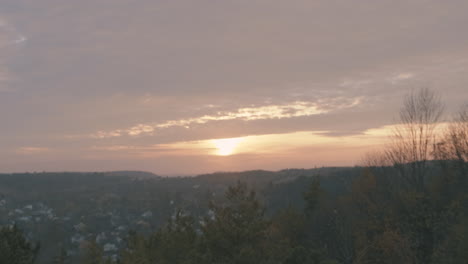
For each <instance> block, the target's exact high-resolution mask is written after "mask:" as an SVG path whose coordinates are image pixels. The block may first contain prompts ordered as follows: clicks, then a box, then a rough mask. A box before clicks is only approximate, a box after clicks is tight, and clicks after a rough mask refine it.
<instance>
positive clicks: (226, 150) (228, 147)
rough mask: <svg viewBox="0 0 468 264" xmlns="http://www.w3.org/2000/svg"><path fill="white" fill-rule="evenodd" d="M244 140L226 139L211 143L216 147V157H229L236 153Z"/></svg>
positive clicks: (215, 140)
mask: <svg viewBox="0 0 468 264" xmlns="http://www.w3.org/2000/svg"><path fill="white" fill-rule="evenodd" d="M243 140H244V139H243V138H225V139H213V140H211V142H212V143H213V144H214V145H215V147H216V149H217V150H216V155H218V156H229V155H232V154H233V153H234V151H235V150H236V148H237V147H238V145H239V143H241V142H242V141H243Z"/></svg>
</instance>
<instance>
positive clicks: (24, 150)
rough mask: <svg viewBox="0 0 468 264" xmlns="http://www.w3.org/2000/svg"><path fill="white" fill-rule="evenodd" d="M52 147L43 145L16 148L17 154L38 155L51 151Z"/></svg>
mask: <svg viewBox="0 0 468 264" xmlns="http://www.w3.org/2000/svg"><path fill="white" fill-rule="evenodd" d="M50 151H51V149H49V148H43V147H20V148H18V149H16V153H17V154H21V155H37V154H43V153H47V152H50Z"/></svg>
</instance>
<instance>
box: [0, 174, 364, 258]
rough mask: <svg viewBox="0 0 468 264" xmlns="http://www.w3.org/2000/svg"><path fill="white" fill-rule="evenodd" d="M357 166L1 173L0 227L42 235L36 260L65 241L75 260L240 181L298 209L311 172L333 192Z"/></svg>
mask: <svg viewBox="0 0 468 264" xmlns="http://www.w3.org/2000/svg"><path fill="white" fill-rule="evenodd" d="M359 173H360V169H359V168H317V169H307V170H306V169H288V170H282V171H278V172H271V171H246V172H219V173H213V174H204V175H199V176H194V177H160V176H157V175H154V174H151V173H146V172H134V171H119V172H95V173H83V172H80V173H72V172H67V173H47V172H42V173H15V174H0V226H7V225H12V224H15V223H16V224H17V225H18V226H19V227H20V228H21V229H23V230H24V231H25V233H26V235H27V237H28V238H29V239H31V240H34V241H40V242H41V250H40V256H39V260H40V263H46V262H47V261H49V260H50V258H51V256H53V255H54V254H57V252H59V251H60V248H62V247H63V248H65V249H66V250H67V254H68V255H70V256H71V258H72V259H73V257H74V256H78V255H79V254H80V246H82V243H83V242H84V241H88V240H90V239H91V238H95V237H99V239H98V240H99V241H100V243H101V244H102V246H105V245H107V246H108V247H107V250H106V253H107V254H108V255H115V254H116V253H117V249H119V248H121V247H122V246H123V245H124V243H125V242H124V240H125V238H126V237H127V235H128V232H129V231H131V230H137V231H141V232H149V231H151V230H156V229H157V228H159V227H161V226H163V224H164V223H166V222H167V220H168V219H170V218H171V216H173V215H174V214H175V212H176V211H177V210H184V211H185V212H189V213H190V214H191V215H193V216H194V217H196V218H200V219H202V218H203V217H204V216H205V215H206V213H207V211H208V205H209V202H210V201H211V200H213V199H221V198H222V197H223V195H224V192H225V191H226V190H227V188H228V187H229V186H233V185H235V184H236V183H237V182H239V181H241V182H245V183H247V184H248V185H249V186H250V187H251V188H255V190H256V191H257V193H258V194H259V198H260V199H261V200H262V201H263V203H264V204H265V205H266V206H267V213H268V214H273V212H274V211H277V210H279V209H280V208H285V207H287V206H289V205H293V206H297V207H298V208H301V207H302V206H303V205H304V202H303V193H304V192H305V191H306V189H307V186H308V185H309V183H310V182H311V180H312V178H313V176H317V175H321V176H323V177H322V178H323V183H322V184H323V186H324V187H325V188H326V189H327V190H329V191H330V192H332V193H334V192H337V191H342V190H344V188H345V186H346V184H347V181H350V180H351V179H352V178H353V177H355V176H356V175H358V174H359ZM285 194H286V195H285Z"/></svg>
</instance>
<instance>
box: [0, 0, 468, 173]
mask: <svg viewBox="0 0 468 264" xmlns="http://www.w3.org/2000/svg"><path fill="white" fill-rule="evenodd" d="M467 10H468V1H466V0H450V1H440V0H392V1H390V0H389V1H375V0H356V1H348V0H313V1H311V0H291V1H284V0H235V1H231V0H222V1H219V0H217V1H215V0H197V1H194V0H138V1H130V0H80V1H71V0H69V1H64V0H40V1H38V0H0V128H1V129H0V171H1V172H18V171H65V170H66V171H95V170H98V171H107V170H123V169H127V170H147V171H152V172H155V173H159V174H163V175H176V174H195V173H202V172H212V171H231V170H248V169H269V170H276V169H281V168H292V167H299V168H309V167H314V166H331V165H333V166H334V165H354V164H356V163H357V162H359V160H360V158H361V157H362V155H363V153H365V152H366V151H368V150H369V149H372V148H376V147H378V146H380V145H381V144H383V142H384V141H383V139H384V138H385V131H386V128H388V127H389V126H391V125H392V124H394V123H395V115H396V114H397V113H398V109H399V107H400V104H401V101H402V98H403V97H404V95H405V94H407V93H408V92H409V91H410V90H411V89H417V88H420V87H429V88H431V89H434V90H438V91H439V92H440V93H441V94H442V97H443V99H444V101H445V102H446V104H447V110H448V111H453V110H455V109H456V108H457V107H458V106H460V105H461V104H462V103H463V102H466V101H467V99H468V33H467V27H466V26H467V25H468V16H467V15H466V11H467Z"/></svg>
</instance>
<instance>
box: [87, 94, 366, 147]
mask: <svg viewBox="0 0 468 264" xmlns="http://www.w3.org/2000/svg"><path fill="white" fill-rule="evenodd" d="M338 101H340V102H339V103H337V102H338ZM359 103H360V98H359V97H353V98H348V99H345V98H334V99H330V100H329V102H328V101H323V102H305V101H294V102H289V103H285V104H279V105H265V106H253V107H243V108H239V109H236V110H233V111H218V112H215V113H212V114H210V115H203V116H199V117H194V118H186V119H176V120H168V121H165V122H161V123H142V124H137V125H134V126H132V127H129V128H125V129H116V130H112V131H98V132H96V133H93V134H91V135H88V137H91V138H98V139H103V138H114V137H122V136H141V135H154V134H155V133H157V132H158V130H162V129H168V128H174V127H184V128H190V127H191V126H192V125H201V124H206V123H209V122H215V121H229V120H242V121H256V120H268V119H288V118H294V117H306V116H313V115H320V114H326V113H328V112H330V111H334V110H339V109H346V108H351V107H354V106H356V105H358V104H359ZM331 105H333V107H332V109H328V108H330V106H331Z"/></svg>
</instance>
